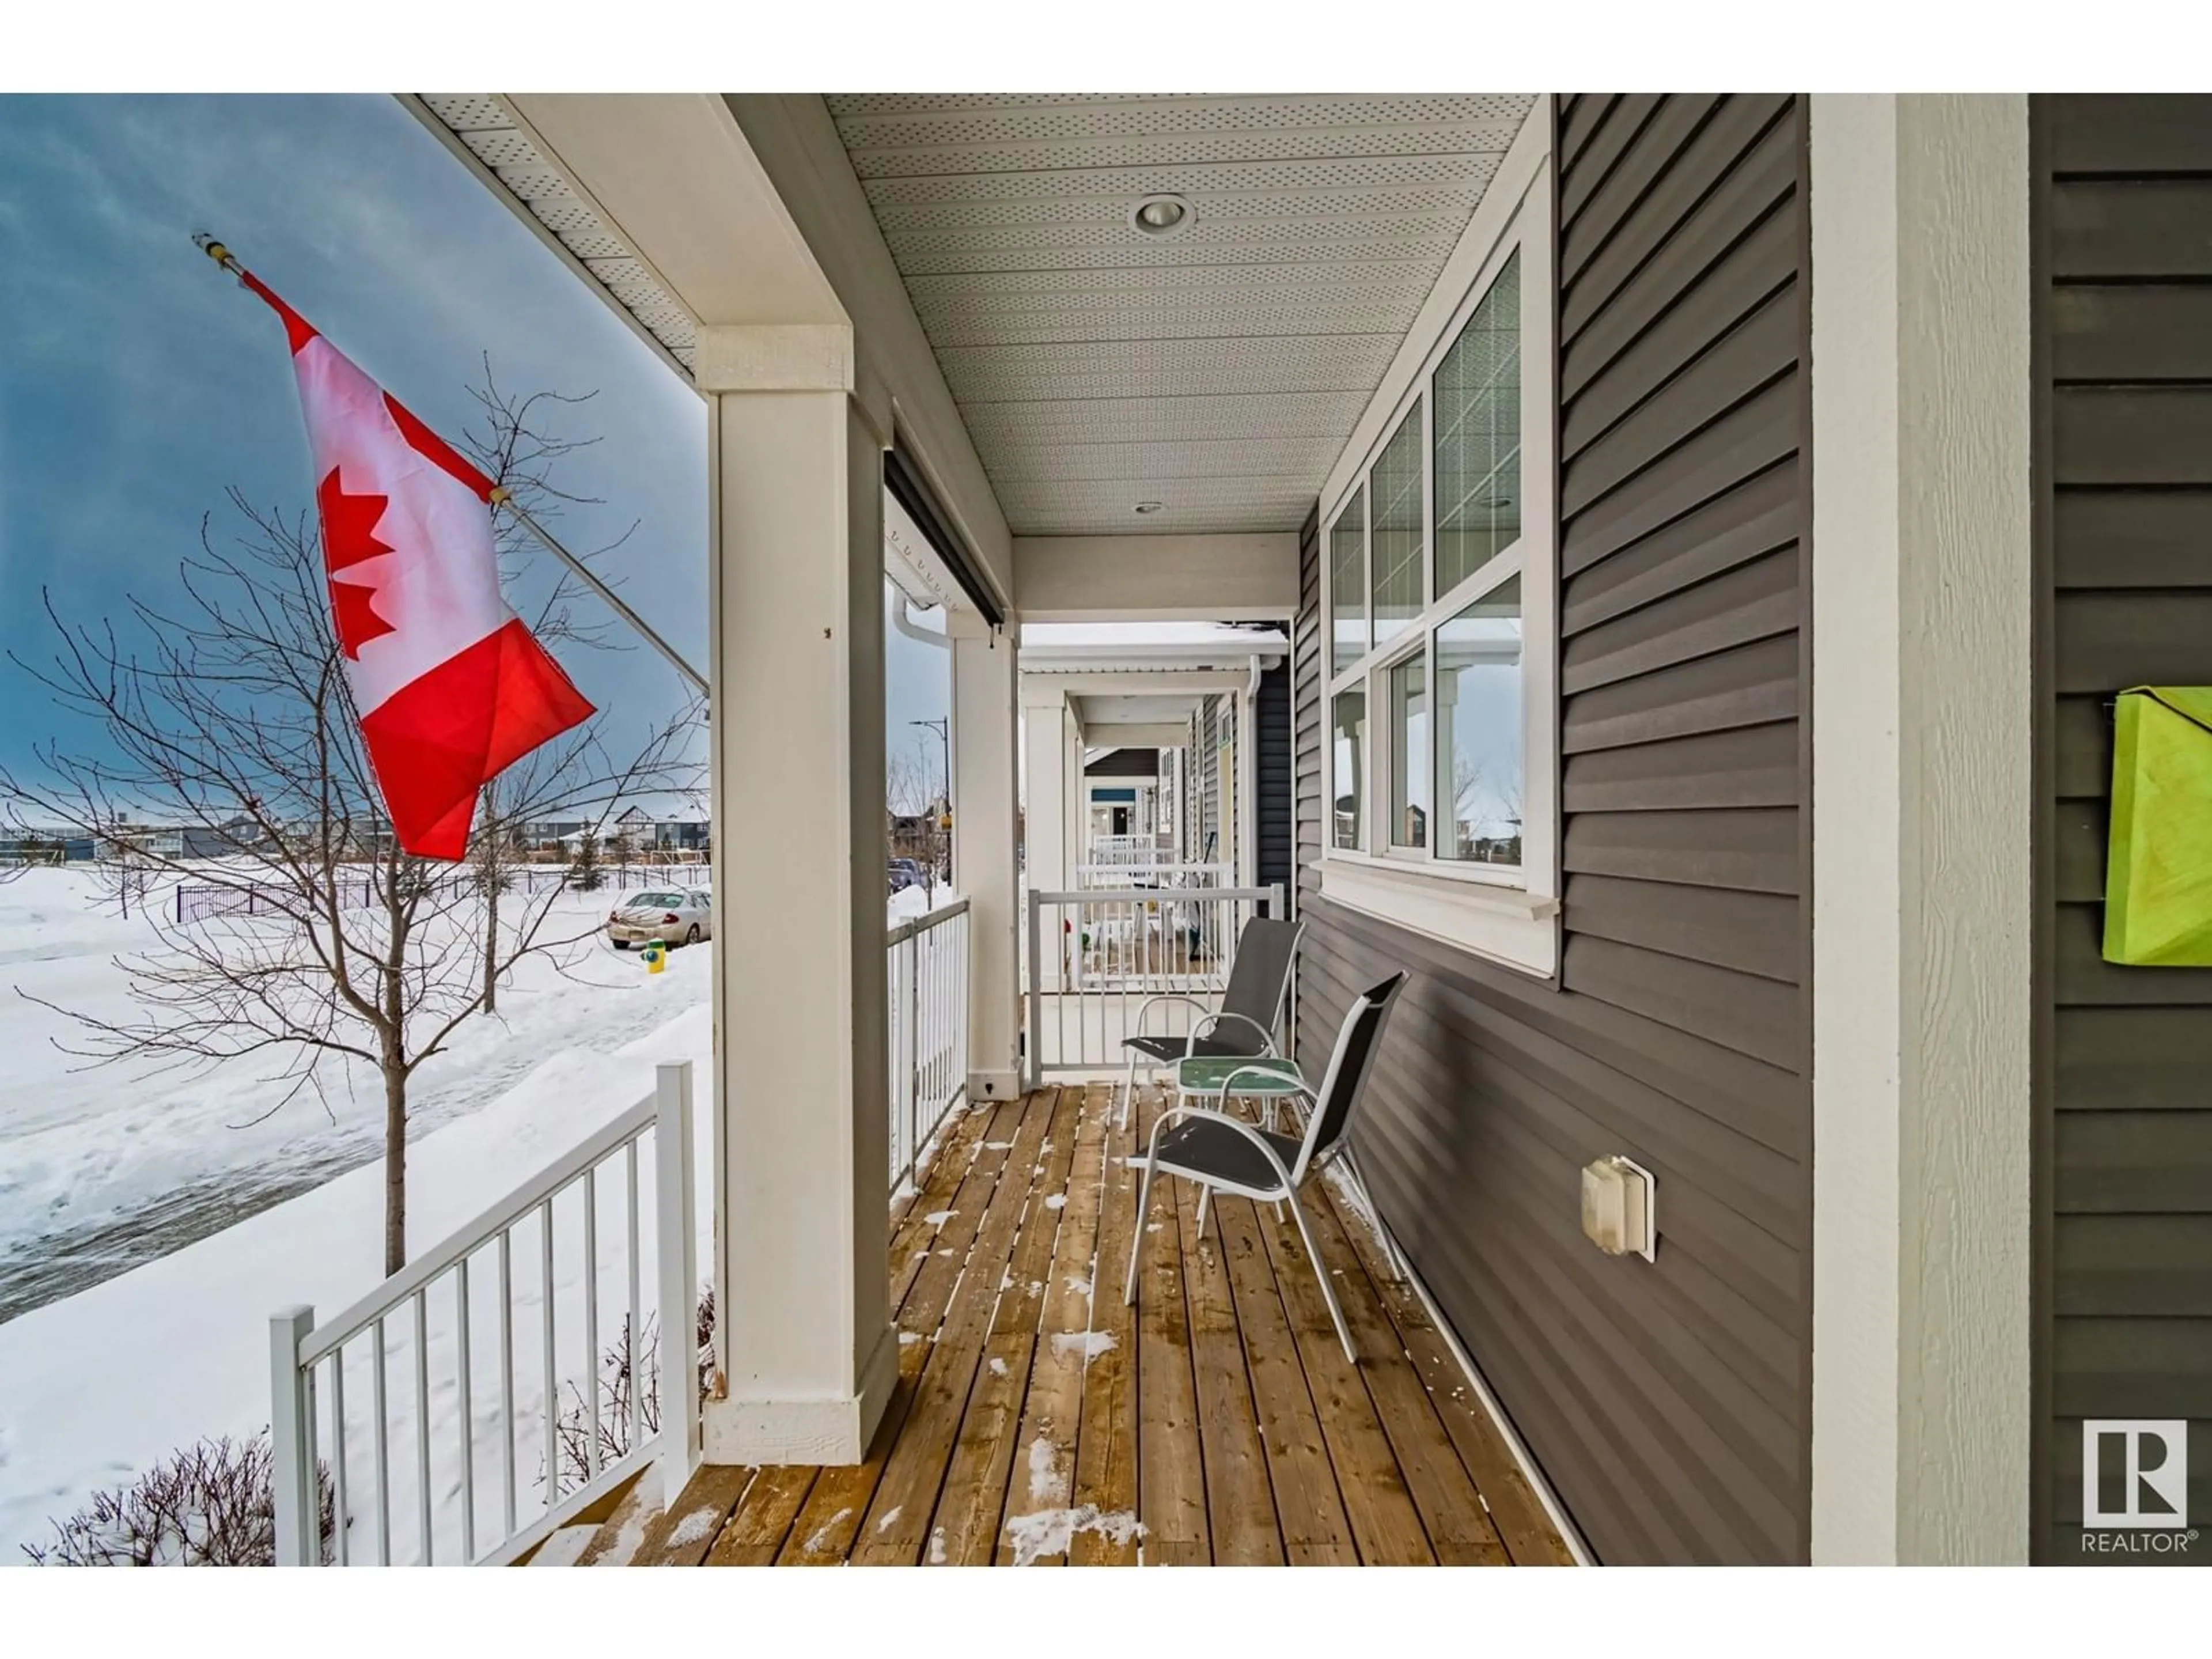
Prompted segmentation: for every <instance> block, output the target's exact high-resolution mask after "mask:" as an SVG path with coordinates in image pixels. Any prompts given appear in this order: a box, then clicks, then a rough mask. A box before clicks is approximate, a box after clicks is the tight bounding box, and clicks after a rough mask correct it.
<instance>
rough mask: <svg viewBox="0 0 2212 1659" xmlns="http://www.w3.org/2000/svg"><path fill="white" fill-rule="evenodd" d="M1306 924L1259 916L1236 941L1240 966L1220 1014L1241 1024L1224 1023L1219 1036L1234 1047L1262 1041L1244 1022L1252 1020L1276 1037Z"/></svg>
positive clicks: (1236, 965)
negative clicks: (1243, 1042)
mask: <svg viewBox="0 0 2212 1659" xmlns="http://www.w3.org/2000/svg"><path fill="white" fill-rule="evenodd" d="M1302 932H1304V923H1303V922H1296V921H1269V920H1268V919H1267V917H1265V916H1255V917H1254V918H1253V919H1252V920H1251V921H1248V922H1246V923H1245V924H1244V931H1243V933H1240V934H1239V935H1238V936H1237V960H1236V962H1235V963H1232V964H1231V967H1230V969H1229V983H1228V985H1227V986H1226V987H1225V988H1224V989H1223V991H1222V993H1221V1012H1223V1013H1225V1014H1235V1015H1237V1016H1238V1017H1239V1018H1237V1019H1233V1020H1227V1021H1224V1022H1223V1023H1222V1024H1220V1025H1219V1026H1218V1027H1216V1028H1215V1031H1214V1035H1215V1036H1218V1037H1221V1038H1224V1039H1226V1040H1228V1041H1231V1042H1237V1041H1240V1040H1243V1041H1249V1042H1252V1043H1253V1044H1254V1045H1255V1052H1256V1046H1257V1043H1258V1038H1257V1037H1256V1036H1255V1035H1254V1033H1253V1032H1252V1030H1250V1028H1249V1027H1247V1026H1245V1025H1244V1024H1243V1021H1244V1020H1248V1019H1249V1020H1250V1021H1251V1022H1252V1024H1254V1025H1256V1026H1258V1027H1259V1028H1260V1030H1262V1031H1265V1032H1267V1033H1268V1034H1269V1035H1270V1036H1273V1033H1274V1030H1275V1027H1276V1025H1277V1024H1279V1023H1280V1021H1281V1019H1282V1018H1283V1003H1284V1001H1285V999H1286V998H1288V996H1289V995H1290V990H1291V963H1292V962H1293V961H1295V960H1296V959H1297V954H1298V935H1299V934H1300V933H1302Z"/></svg>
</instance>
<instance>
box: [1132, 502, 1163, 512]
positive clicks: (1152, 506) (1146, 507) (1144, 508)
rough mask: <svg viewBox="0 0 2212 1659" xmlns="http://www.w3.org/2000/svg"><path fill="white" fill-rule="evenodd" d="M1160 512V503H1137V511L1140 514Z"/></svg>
mask: <svg viewBox="0 0 2212 1659" xmlns="http://www.w3.org/2000/svg"><path fill="white" fill-rule="evenodd" d="M1159 510H1160V504H1159V503H1158V501H1139V502H1138V503H1137V511H1138V512H1139V513H1157V512H1158V511H1159Z"/></svg>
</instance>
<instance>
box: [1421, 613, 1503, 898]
mask: <svg viewBox="0 0 2212 1659" xmlns="http://www.w3.org/2000/svg"><path fill="white" fill-rule="evenodd" d="M1521 733H1522V720H1521V579H1520V578H1519V577H1518V576H1516V577H1514V578H1513V579H1512V580H1510V581H1508V582H1505V583H1503V584H1501V585H1500V586H1498V587H1497V588H1495V589H1494V590H1492V592H1488V593H1486V594H1484V595H1483V597H1482V598H1480V599H1477V600H1476V601H1475V602H1474V604H1473V605H1469V606H1468V608H1467V609H1466V610H1464V611H1461V612H1460V613H1459V614H1458V615H1457V616H1456V617H1453V618H1452V619H1451V620H1450V621H1449V622H1447V623H1443V624H1441V625H1440V626H1439V627H1438V628H1437V734H1436V736H1437V742H1436V756H1437V775H1438V777H1439V778H1440V779H1442V780H1443V788H1442V789H1440V790H1439V792H1438V793H1440V794H1442V795H1443V797H1444V811H1443V821H1442V823H1440V824H1439V825H1438V827H1437V857H1439V858H1447V859H1459V860H1464V861H1466V862H1468V863H1476V864H1511V865H1517V864H1519V863H1520V862H1521V792H1522V750H1521Z"/></svg>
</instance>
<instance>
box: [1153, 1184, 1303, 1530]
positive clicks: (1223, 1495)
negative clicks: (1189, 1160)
mask: <svg viewBox="0 0 2212 1659" xmlns="http://www.w3.org/2000/svg"><path fill="white" fill-rule="evenodd" d="M1176 1185H1177V1186H1178V1187H1180V1188H1182V1191H1181V1192H1180V1193H1179V1194H1178V1196H1177V1209H1178V1212H1179V1214H1180V1215H1181V1218H1182V1266H1183V1299H1184V1301H1185V1303H1186V1304H1188V1309H1189V1316H1190V1361H1191V1372H1192V1376H1193V1380H1194V1383H1196V1386H1197V1395H1198V1428H1199V1443H1200V1447H1201V1448H1202V1449H1204V1452H1205V1455H1206V1533H1207V1535H1208V1537H1209V1538H1210V1539H1211V1540H1212V1546H1213V1560H1214V1562H1215V1564H1216V1565H1219V1566H1237V1567H1264V1566H1280V1565H1283V1563H1284V1560H1285V1555H1284V1553H1283V1534H1282V1529H1281V1528H1280V1527H1279V1525H1278V1524H1277V1520H1276V1514H1275V1494H1274V1489H1273V1485H1272V1484H1271V1482H1270V1480H1269V1479H1268V1473H1267V1448H1266V1446H1265V1445H1263V1444H1262V1443H1261V1438H1260V1423H1259V1417H1258V1414H1257V1413H1256V1412H1255V1409H1254V1407H1253V1404H1252V1381H1251V1377H1250V1376H1249V1373H1248V1370H1247V1368H1246V1364H1245V1358H1244V1338H1243V1333H1242V1331H1240V1330H1239V1328H1237V1304H1236V1303H1235V1301H1234V1299H1233V1298H1232V1297H1231V1293H1230V1289H1229V1269H1228V1264H1227V1263H1226V1262H1225V1261H1224V1260H1223V1255H1222V1247H1221V1243H1220V1230H1219V1227H1218V1225H1217V1220H1216V1218H1215V1216H1214V1215H1213V1213H1212V1209H1211V1207H1209V1209H1208V1211H1207V1214H1206V1227H1205V1231H1203V1232H1202V1233H1201V1231H1200V1228H1199V1221H1198V1200H1199V1191H1198V1188H1195V1187H1192V1186H1188V1185H1187V1184H1186V1183H1183V1182H1177V1183H1176Z"/></svg>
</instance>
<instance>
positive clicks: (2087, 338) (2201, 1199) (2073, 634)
mask: <svg viewBox="0 0 2212 1659" xmlns="http://www.w3.org/2000/svg"><path fill="white" fill-rule="evenodd" d="M2033 107H2034V124H2033V125H2034V133H2035V176H2036V184H2037V194H2036V210H2037V219H2038V225H2037V237H2036V256H2037V264H2036V274H2035V296H2036V302H2037V307H2036V309H2037V322H2038V330H2037V338H2036V345H2037V352H2036V356H2037V365H2036V386H2037V395H2038V399H2039V409H2040V411H2041V418H2040V419H2039V426H2038V440H2039V441H2038V445H2037V453H2036V471H2037V480H2038V506H2039V514H2040V517H2039V556H2040V557H2039V568H2040V569H2041V571H2042V573H2043V575H2042V592H2041V617H2040V619H2039V620H2040V624H2041V640H2040V642H2039V652H2038V659H2037V669H2038V678H2039V689H2038V695H2037V702H2036V708H2037V714H2038V720H2039V726H2040V732H2039V771H2040V776H2041V780H2042V808H2041V817H2040V823H2039V832H2040V833H2039V859H2038V863H2039V905H2038V920H2039V928H2040V933H2041V938H2040V940H2039V948H2038V952H2037V957H2038V963H2039V975H2038V980H2039V982H2038V987H2037V1018H2038V1023H2039V1031H2038V1036H2039V1042H2038V1066H2037V1110H2036V1119H2037V1136H2038V1139H2037V1146H2038V1153H2039V1156H2038V1160H2037V1204H2036V1221H2037V1227H2036V1259H2035V1292H2036V1327H2037V1334H2038V1352H2037V1367H2036V1395H2037V1405H2036V1423H2037V1435H2036V1446H2035V1465H2036V1470H2035V1474H2036V1484H2035V1493H2036V1506H2035V1508H2036V1515H2035V1538H2034V1543H2035V1548H2036V1551H2037V1554H2038V1556H2039V1559H2044V1560H2048V1561H2052V1562H2057V1563H2061V1564H2064V1563H2069V1562H2079V1561H2081V1560H2082V1559H2085V1558H2084V1557H2083V1555H2082V1553H2081V1524H2080V1523H2081V1499H2082V1492H2081V1423H2082V1420H2083V1419H2086V1418H2094V1417H2115V1418H2129V1417H2155V1418H2181V1419H2187V1420H2188V1421H2189V1423H2190V1440H2191V1445H2190V1451H2191V1459H2190V1468H2191V1474H2192V1475H2193V1476H2194V1477H2195V1478H2194V1479H2193V1480H2192V1481H2191V1489H2190V1494H2189V1498H2190V1510H2191V1518H2192V1519H2194V1518H2197V1517H2201V1516H2205V1515H2212V1088H2208V1085H2207V1079H2208V1077H2212V1066H2208V1060H2207V1057H2208V1055H2212V971H2208V970H2205V969H2172V968H2157V969H2135V968H2121V967H2115V966H2113V965H2112V964H2111V963H2107V962H2105V961H2104V960H2102V958H2101V956H2100V951H2099V944H2100V932H2101V929H2102V927H2103V899H2104V875H2105V842H2106V822H2107V818H2108V816H2109V812H2110V799H2109V797H2110V785H2111V775H2112V718H2111V715H2110V714H2109V712H2108V708H2107V705H2108V703H2109V702H2110V700H2111V698H2112V696H2113V694H2114V693H2115V692H2117V691H2118V690H2121V689H2122V688H2124V687H2126V686H2130V685H2139V684H2189V685H2205V684H2212V287H2208V286H2206V279H2207V278H2212V185H2208V184H2207V182H2206V175H2207V174H2208V173H2212V99H2206V98H2201V97H2191V98H2176V97H2136V96H2124V97H2052V98H2039V99H2037V100H2034V105H2033ZM2087 1559H2091V1560H2094V1561H2098V1562H2110V1561H2112V1560H2115V1559H2120V1560H2128V1561H2148V1562H2154V1563H2158V1562H2164V1561H2168V1560H2172V1559H2178V1558H2173V1557H2161V1556H2142V1557H2136V1556H2128V1557H2118V1556H2112V1555H2106V1554H2100V1555H2095V1556H2093V1557H2089V1558H2087Z"/></svg>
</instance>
